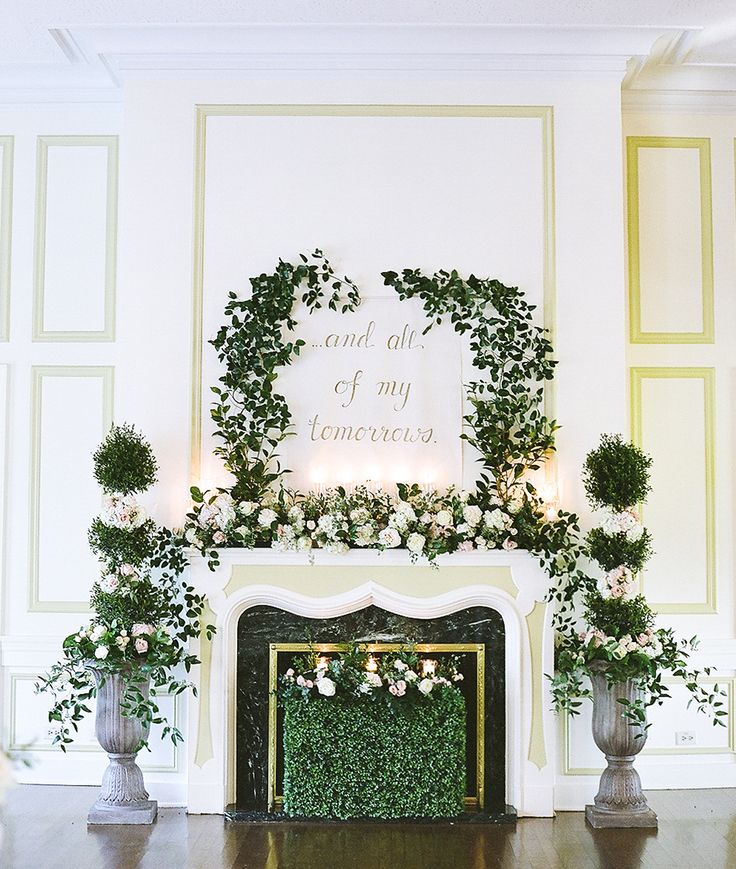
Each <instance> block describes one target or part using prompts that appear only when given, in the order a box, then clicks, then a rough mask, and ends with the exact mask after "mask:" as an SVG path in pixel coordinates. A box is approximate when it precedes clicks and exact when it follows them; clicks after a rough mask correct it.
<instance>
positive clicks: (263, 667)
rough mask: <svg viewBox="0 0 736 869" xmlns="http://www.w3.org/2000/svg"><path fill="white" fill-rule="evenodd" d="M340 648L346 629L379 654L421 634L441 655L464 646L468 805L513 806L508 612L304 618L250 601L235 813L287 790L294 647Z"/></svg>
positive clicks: (241, 662) (242, 655) (371, 610)
mask: <svg viewBox="0 0 736 869" xmlns="http://www.w3.org/2000/svg"><path fill="white" fill-rule="evenodd" d="M306 637H310V638H311V640H312V642H313V643H314V645H316V646H317V647H319V649H320V651H324V652H330V651H336V646H335V643H337V642H339V641H343V640H345V639H346V638H347V639H351V640H356V641H359V642H361V643H363V642H365V643H369V644H372V646H371V647H372V648H373V649H374V650H375V651H376V652H377V653H380V652H381V651H387V650H389V649H390V648H392V647H396V646H397V645H402V644H407V643H416V644H417V646H418V648H419V650H420V651H422V652H424V653H426V654H430V653H431V654H433V655H435V656H436V657H440V656H442V655H447V654H450V653H455V654H457V655H458V656H459V658H460V661H461V672H462V673H463V676H464V679H463V682H462V690H463V693H464V695H465V700H466V705H467V709H468V715H467V731H466V780H467V792H466V806H467V808H468V809H469V810H471V811H483V812H484V813H486V814H490V815H506V814H508V808H507V804H506V763H505V760H506V757H505V755H506V709H505V702H506V677H505V672H506V667H505V651H506V650H505V631H504V623H503V619H502V618H501V616H500V614H499V613H498V612H496V611H495V610H493V609H491V608H489V607H470V608H466V609H463V610H459V611H457V612H455V613H452V614H451V615H447V616H442V617H439V618H431V619H416V618H407V617H405V616H400V615H397V614H395V613H390V612H388V611H386V610H384V609H381V608H379V607H376V606H369V607H366V608H365V609H362V610H359V611H357V612H354V613H349V614H347V615H344V616H339V617H336V618H330V619H315V618H305V617H303V616H298V615H295V614H294V613H289V612H285V611H284V610H282V609H278V608H276V607H271V606H256V607H251V608H250V609H247V610H245V611H244V612H243V613H242V615H241V616H240V619H239V621H238V630H237V703H236V719H237V725H236V800H235V804H234V806H233V809H234V811H235V812H240V813H248V812H254V811H255V812H258V811H266V810H273V809H278V808H279V807H280V798H281V796H282V794H283V790H282V788H281V783H282V781H283V767H282V754H281V729H280V725H281V721H280V715H279V711H278V709H277V706H276V703H275V698H274V696H273V694H272V693H271V692H272V691H273V689H274V688H275V682H276V675H277V673H279V672H284V671H285V670H286V668H287V667H288V666H289V663H290V659H291V656H292V655H293V654H294V653H296V652H297V651H299V650H303V649H306V648H308V646H307V645H306V644H305V638H306Z"/></svg>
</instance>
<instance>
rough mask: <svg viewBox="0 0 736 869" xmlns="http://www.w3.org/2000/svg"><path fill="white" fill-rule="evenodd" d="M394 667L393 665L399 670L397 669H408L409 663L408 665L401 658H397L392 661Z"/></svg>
mask: <svg viewBox="0 0 736 869" xmlns="http://www.w3.org/2000/svg"><path fill="white" fill-rule="evenodd" d="M394 667H395V668H396V669H397V670H399V671H402V670H408V669H409V665H408V664H405V663H404V662H403V661H402V660H401V658H397V659H396V660H395V661H394Z"/></svg>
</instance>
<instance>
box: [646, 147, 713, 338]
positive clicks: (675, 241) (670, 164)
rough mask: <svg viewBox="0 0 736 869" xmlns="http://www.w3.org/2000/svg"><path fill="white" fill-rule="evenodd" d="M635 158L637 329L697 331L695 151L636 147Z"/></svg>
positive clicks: (698, 193) (698, 246) (697, 181)
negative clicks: (639, 323) (637, 191)
mask: <svg viewBox="0 0 736 869" xmlns="http://www.w3.org/2000/svg"><path fill="white" fill-rule="evenodd" d="M638 163H639V284H640V299H641V329H642V331H643V332H700V331H702V329H703V299H702V292H703V280H702V278H703V275H702V262H701V258H702V243H703V239H702V234H701V212H700V205H701V187H700V152H699V151H698V150H697V149H695V148H646V147H640V148H639V149H638ZM708 204H710V203H708ZM708 255H709V254H708Z"/></svg>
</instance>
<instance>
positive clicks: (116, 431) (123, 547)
mask: <svg viewBox="0 0 736 869" xmlns="http://www.w3.org/2000/svg"><path fill="white" fill-rule="evenodd" d="M94 473H95V478H96V480H97V482H98V483H99V484H100V486H101V487H102V489H103V492H104V505H103V509H102V512H101V514H100V515H99V516H98V517H97V518H95V519H94V520H93V522H92V525H91V528H90V531H89V542H90V546H91V548H92V550H93V552H94V553H95V554H96V555H97V557H98V558H99V560H100V567H101V575H100V577H99V579H98V580H97V581H96V582H95V583H94V585H93V587H92V593H91V600H90V604H91V608H92V610H93V612H94V615H93V617H92V619H91V621H90V622H89V623H87V624H86V625H83V626H81V627H80V628H79V629H78V630H77V631H75V632H74V633H73V634H70V635H69V636H68V637H67V638H66V639H65V640H64V643H63V653H64V658H63V660H62V661H60V662H59V663H58V664H55V665H54V666H53V667H52V668H51V670H50V671H49V672H48V673H47V674H45V675H44V676H41V677H39V680H38V682H37V686H36V687H37V690H38V691H47V692H50V693H51V695H52V697H53V705H52V708H51V710H50V712H49V720H50V721H51V722H52V724H53V725H54V730H53V733H52V735H53V743H54V744H58V745H59V747H60V748H61V749H62V750H64V751H65V750H66V746H67V745H68V744H69V743H71V742H72V741H73V737H74V733H75V732H76V731H77V729H78V722H79V721H80V720H81V719H82V718H83V717H84V716H85V715H86V714H88V713H89V712H90V711H91V710H90V706H89V701H90V700H91V699H92V698H93V697H94V696H96V694H97V691H98V689H99V688H100V687H101V686H102V684H104V680H105V679H106V678H107V677H108V676H110V675H112V674H119V675H121V676H122V677H123V680H124V683H125V694H124V699H123V701H122V704H121V706H122V712H123V714H124V715H126V716H128V717H132V718H136V719H138V720H140V721H141V723H142V724H144V726H145V727H144V730H145V732H147V730H148V727H149V726H150V725H151V724H161V725H163V727H162V737H165V736H169V737H170V738H171V739H172V741H173V742H174V743H175V744H176V743H177V742H179V741H180V740H181V739H182V736H181V733H180V732H179V730H178V729H177V728H176V727H175V726H173V725H172V724H170V723H169V722H168V721H167V720H166V719H165V717H164V716H163V715H162V714H161V711H160V709H159V706H158V703H157V701H156V696H157V693H158V694H161V693H164V694H169V695H170V694H179V693H181V692H182V691H185V690H186V689H187V688H190V687H192V690H194V688H193V686H192V685H191V683H190V682H189V681H188V680H187V679H186V678H185V674H186V673H187V672H189V670H190V669H191V667H192V666H193V665H195V664H197V663H199V662H198V660H197V658H196V657H195V656H194V655H191V654H189V652H188V642H189V639H190V638H192V637H195V636H198V634H199V619H200V616H201V613H202V609H203V604H204V598H203V597H201V596H200V595H198V594H196V593H195V591H194V589H193V588H192V587H191V586H189V585H187V584H186V583H183V582H181V580H180V575H181V573H182V571H183V570H184V567H185V565H186V559H185V556H184V554H183V552H182V549H181V546H180V544H179V542H178V537H177V536H176V535H174V534H173V533H172V532H171V531H170V530H169V529H167V528H165V527H163V526H160V525H158V524H157V523H156V522H155V521H154V520H153V519H152V518H151V517H150V516H149V515H148V513H147V511H146V509H145V508H144V506H143V505H142V504H141V503H140V502H139V500H138V497H137V495H138V493H140V492H142V491H145V490H146V489H148V488H149V487H150V486H152V485H153V484H154V483H155V481H156V473H157V463H156V459H155V457H154V455H153V451H152V449H151V446H150V444H149V443H148V442H147V441H146V439H145V438H144V437H143V436H142V435H141V434H140V433H139V432H138V431H136V430H135V429H134V428H133V427H132V426H129V425H120V426H113V428H112V429H111V431H110V432H109V434H108V436H107V438H106V439H105V440H104V442H103V443H102V444H101V445H100V447H99V448H98V450H97V452H96V453H95V455H94ZM212 630H213V628H211V627H208V628H207V631H208V633H210V634H211V632H212ZM95 672H96V673H97V674H98V679H99V680H100V681H99V682H98V683H96V681H95ZM149 680H150V682H151V685H152V687H151V690H150V695H149V694H147V693H146V692H144V691H142V689H141V686H142V685H144V684H147V683H148V681H149Z"/></svg>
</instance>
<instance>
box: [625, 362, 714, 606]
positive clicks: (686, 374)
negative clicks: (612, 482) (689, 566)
mask: <svg viewBox="0 0 736 869" xmlns="http://www.w3.org/2000/svg"><path fill="white" fill-rule="evenodd" d="M649 379H655V380H656V379H672V380H680V379H694V380H701V381H702V383H703V402H704V432H705V438H704V444H703V450H704V464H705V480H704V488H705V517H704V518H705V600H704V601H694V602H684V601H683V602H678V603H657V602H656V601H650V603H651V604H652V606H653V607H654V608H655V609H656V610H657V611H658V612H660V613H676V614H680V615H690V614H692V615H696V614H703V613H715V612H717V608H716V492H715V486H716V466H715V461H716V460H715V456H716V452H715V369H714V368H689V367H676V366H669V367H657V368H654V367H653V368H648V367H633V368H631V369H630V381H631V382H630V402H631V437H632V440H633V441H634V443H635V444H637V446H640V447H641V446H642V445H643V414H644V408H643V401H642V383H643V381H644V380H649ZM655 461H656V456H655ZM643 512H644V510H643V509H642V513H643ZM645 585H646V572H645V574H644V576H643V577H642V578H641V587H642V593H644V594H646V590H645Z"/></svg>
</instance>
